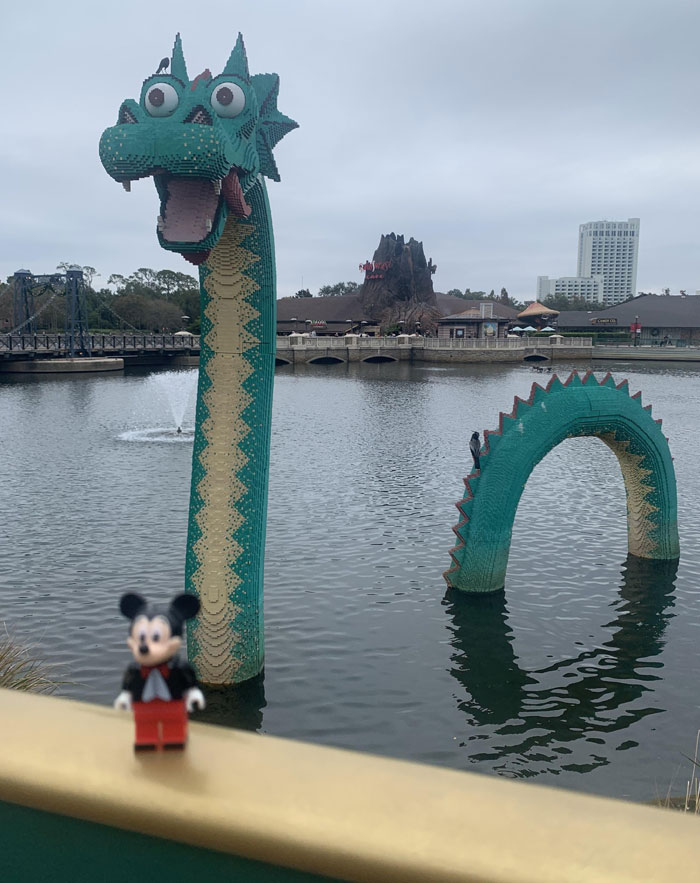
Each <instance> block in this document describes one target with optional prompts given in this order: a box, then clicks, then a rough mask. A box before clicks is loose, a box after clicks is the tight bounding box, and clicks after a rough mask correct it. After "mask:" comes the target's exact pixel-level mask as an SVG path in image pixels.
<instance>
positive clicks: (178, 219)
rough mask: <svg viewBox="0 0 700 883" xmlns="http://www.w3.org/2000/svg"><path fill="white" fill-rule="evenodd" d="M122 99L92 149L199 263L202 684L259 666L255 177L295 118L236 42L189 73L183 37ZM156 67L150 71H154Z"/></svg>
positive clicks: (194, 648) (260, 400) (259, 225)
mask: <svg viewBox="0 0 700 883" xmlns="http://www.w3.org/2000/svg"><path fill="white" fill-rule="evenodd" d="M164 62H165V63H161V69H162V68H165V70H166V71H167V68H168V67H170V73H169V74H168V73H160V72H159V73H156V74H154V75H153V76H150V77H149V78H148V79H146V81H145V82H144V84H143V87H142V89H141V97H140V99H139V101H138V102H136V101H133V100H130V99H129V100H126V101H124V102H123V104H122V106H121V108H120V109H119V114H118V119H117V125H115V126H112V127H110V128H109V129H107V130H106V131H105V132H104V133H103V135H102V138H101V140H100V158H101V160H102V164H103V165H104V167H105V169H106V171H107V172H108V173H109V175H111V177H112V178H114V179H115V180H117V181H119V182H120V183H122V184H123V186H124V188H125V189H126V190H127V191H128V190H130V189H131V183H132V181H134V180H136V179H139V178H149V177H152V178H153V180H154V183H155V186H156V190H157V192H158V196H159V197H160V214H159V216H158V221H157V235H158V240H159V242H160V244H161V246H162V247H163V248H166V249H168V250H171V251H177V252H179V253H181V254H182V255H183V257H185V258H186V259H187V260H189V261H190V262H191V263H193V264H195V265H198V266H199V274H200V291H201V308H202V309H201V312H202V342H201V355H200V367H199V385H198V395H197V416H196V426H195V439H194V452H193V462H192V488H191V496H190V517H189V531H188V540H187V560H186V590H187V591H189V592H192V593H194V594H196V595H197V596H198V597H199V599H200V601H201V605H202V606H201V612H200V615H199V616H198V618H197V620H196V622H195V623H194V625H192V626H191V627H190V630H189V633H188V638H189V641H188V649H189V657H190V660H191V662H192V664H193V665H194V667H195V669H196V671H197V675H198V677H199V679H200V680H201V681H203V682H204V683H208V684H230V683H238V682H241V681H244V680H247V679H249V678H251V677H254V676H255V675H257V674H258V673H259V672H260V671H261V669H262V666H263V660H264V645H263V560H264V550H265V524H266V514H267V485H268V466H269V450H270V427H271V415H272V387H273V379H274V366H275V333H276V322H275V303H276V294H275V256H274V244H273V237H272V222H271V217H270V208H269V204H268V200H267V191H266V187H265V182H264V178H265V177H268V178H271V179H272V180H275V181H279V173H278V171H277V166H276V164H275V160H274V158H273V155H272V150H273V148H274V146H275V145H276V144H277V142H278V141H279V140H280V139H281V138H282V137H283V136H284V135H285V134H287V132H289V131H291V130H292V129H294V128H296V126H297V124H296V123H295V122H294V121H293V120H291V119H289V118H288V117H286V116H284V115H283V114H282V113H280V112H279V111H278V110H277V95H278V91H279V78H278V76H277V75H276V74H257V75H253V76H251V75H250V73H249V70H248V60H247V56H246V51H245V47H244V45H243V39H242V37H241V36H240V34H239V36H238V39H237V41H236V45H235V47H234V49H233V51H232V52H231V55H230V57H229V59H228V61H227V63H226V65H225V67H224V69H223V71H222V73H221V74H219V75H218V76H212V74H211V72H210V71H209V70H208V69H207V70H205V71H203V72H202V73H200V74H199V75H198V76H196V77H195V78H194V79H193V80H191V81H190V79H189V76H188V74H187V68H186V64H185V58H184V54H183V50H182V44H181V41H180V36H179V34H178V36H177V37H176V39H175V45H174V48H173V52H172V57H171V59H170V60H168V59H164ZM159 70H160V69H159Z"/></svg>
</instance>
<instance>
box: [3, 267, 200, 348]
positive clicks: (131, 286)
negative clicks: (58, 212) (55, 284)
mask: <svg viewBox="0 0 700 883" xmlns="http://www.w3.org/2000/svg"><path fill="white" fill-rule="evenodd" d="M68 269H80V270H82V271H83V280H84V285H85V300H86V303H87V314H88V315H87V318H88V327H89V328H90V331H92V332H94V333H96V334H99V333H105V334H107V333H115V332H122V333H123V332H129V331H134V330H135V331H143V332H149V333H150V332H155V333H161V332H164V333H173V332H175V331H181V330H185V331H191V332H192V333H193V334H199V331H200V314H199V282H198V280H197V279H195V278H194V277H193V276H190V275H188V274H187V273H177V272H175V271H174V270H153V269H151V268H150V267H139V269H138V270H135V271H134V272H133V273H132V274H131V275H130V276H123V275H121V274H118V273H113V274H112V275H111V276H109V277H108V279H107V285H106V286H103V287H98V285H97V281H96V280H97V278H98V277H99V275H100V274H99V273H98V272H97V271H96V270H95V268H94V267H90V266H80V265H79V264H71V263H68V262H67V261H63V262H61V263H60V264H59V265H58V266H57V267H56V270H57V271H58V272H60V273H64V272H65V271H66V270H68ZM12 289H13V277H12V276H9V277H8V279H7V282H5V283H0V330H2V331H8V330H10V329H11V328H12V323H13V308H12ZM34 312H35V314H37V315H36V320H35V327H36V330H37V331H52V332H57V331H62V330H63V328H64V326H65V314H66V304H65V299H64V297H63V295H62V294H61V295H59V296H55V294H54V292H53V291H50V290H46V291H43V292H41V290H37V293H35V296H34Z"/></svg>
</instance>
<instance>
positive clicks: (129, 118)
mask: <svg viewBox="0 0 700 883" xmlns="http://www.w3.org/2000/svg"><path fill="white" fill-rule="evenodd" d="M122 123H138V120H137V119H136V117H135V116H134V115H133V113H132V112H131V111H130V110H129V108H128V107H127V106H126V104H122V106H121V107H120V108H119V117H118V118H117V125H120V124H122Z"/></svg>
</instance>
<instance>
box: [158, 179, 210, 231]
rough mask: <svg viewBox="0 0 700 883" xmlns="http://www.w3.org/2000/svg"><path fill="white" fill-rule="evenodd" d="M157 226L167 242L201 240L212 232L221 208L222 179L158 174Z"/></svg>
mask: <svg viewBox="0 0 700 883" xmlns="http://www.w3.org/2000/svg"><path fill="white" fill-rule="evenodd" d="M156 186H157V188H158V193H159V195H160V216H159V217H158V230H159V231H160V233H161V235H162V236H163V239H165V240H167V241H168V242H187V243H192V244H195V243H197V242H202V240H204V239H206V237H207V236H208V235H209V234H210V233H211V231H212V228H213V226H214V224H215V222H216V221H217V220H218V218H217V215H218V213H219V211H220V205H219V196H220V194H221V180H220V179H219V180H217V181H210V180H208V179H207V178H177V177H175V176H174V175H167V174H166V175H158V176H157V178H156Z"/></svg>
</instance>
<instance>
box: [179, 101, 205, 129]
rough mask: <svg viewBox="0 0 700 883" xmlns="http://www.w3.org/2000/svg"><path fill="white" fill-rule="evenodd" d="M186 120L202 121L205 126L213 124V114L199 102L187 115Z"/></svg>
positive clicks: (189, 121)
mask: <svg viewBox="0 0 700 883" xmlns="http://www.w3.org/2000/svg"><path fill="white" fill-rule="evenodd" d="M184 122H186V123H200V124H201V125H203V126H211V114H210V113H209V112H208V111H207V110H205V109H204V108H203V107H202V105H201V104H199V105H197V107H195V109H194V110H192V111H191V112H190V113H189V114H188V115H187V116H186V117H185V120H184Z"/></svg>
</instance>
